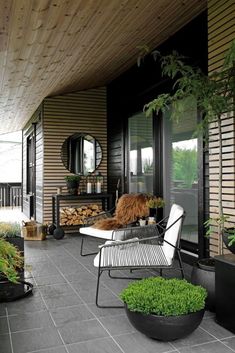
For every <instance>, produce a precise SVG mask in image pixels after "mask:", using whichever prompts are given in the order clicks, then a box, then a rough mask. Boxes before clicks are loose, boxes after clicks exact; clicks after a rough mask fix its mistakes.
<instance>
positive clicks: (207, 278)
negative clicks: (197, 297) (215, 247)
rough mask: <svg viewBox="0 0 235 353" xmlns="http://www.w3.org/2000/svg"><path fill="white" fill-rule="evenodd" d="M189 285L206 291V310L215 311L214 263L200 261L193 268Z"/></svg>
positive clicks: (211, 260) (206, 260) (208, 260)
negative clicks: (198, 286) (197, 286)
mask: <svg viewBox="0 0 235 353" xmlns="http://www.w3.org/2000/svg"><path fill="white" fill-rule="evenodd" d="M191 283H193V284H196V285H200V286H202V287H204V288H205V289H206V290H207V294H208V295H207V298H206V309H208V310H210V311H215V261H214V259H211V258H208V259H207V258H206V259H201V260H199V261H198V262H197V263H196V264H195V265H194V266H193V270H192V274H191Z"/></svg>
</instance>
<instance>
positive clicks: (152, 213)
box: [149, 208, 157, 217]
mask: <svg viewBox="0 0 235 353" xmlns="http://www.w3.org/2000/svg"><path fill="white" fill-rule="evenodd" d="M156 215H157V209H156V208H149V217H156Z"/></svg>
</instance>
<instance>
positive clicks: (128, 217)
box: [93, 194, 149, 230]
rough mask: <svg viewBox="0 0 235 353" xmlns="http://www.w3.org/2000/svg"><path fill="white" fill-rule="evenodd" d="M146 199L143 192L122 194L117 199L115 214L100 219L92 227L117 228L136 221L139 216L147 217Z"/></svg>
mask: <svg viewBox="0 0 235 353" xmlns="http://www.w3.org/2000/svg"><path fill="white" fill-rule="evenodd" d="M146 201H147V196H146V195H144V194H124V195H122V196H121V197H120V199H119V200H118V203H117V207H116V212H115V216H114V217H113V218H105V219H100V220H99V221H97V222H96V223H95V224H94V225H93V227H94V228H97V229H104V230H111V229H117V228H121V227H123V226H125V225H127V224H129V223H132V222H134V221H136V220H137V219H138V218H140V217H147V216H148V213H149V208H148V207H147V205H146Z"/></svg>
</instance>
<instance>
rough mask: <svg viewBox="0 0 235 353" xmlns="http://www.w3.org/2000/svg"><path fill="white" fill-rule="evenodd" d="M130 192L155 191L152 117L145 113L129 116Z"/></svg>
mask: <svg viewBox="0 0 235 353" xmlns="http://www.w3.org/2000/svg"><path fill="white" fill-rule="evenodd" d="M128 142H129V164H128V165H129V177H128V182H129V192H130V193H131V192H151V193H152V192H153V129H152V119H151V118H146V116H145V114H144V113H142V112H141V113H138V114H136V115H134V116H132V117H131V118H129V126H128Z"/></svg>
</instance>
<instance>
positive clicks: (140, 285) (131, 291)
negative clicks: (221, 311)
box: [120, 277, 207, 316]
mask: <svg viewBox="0 0 235 353" xmlns="http://www.w3.org/2000/svg"><path fill="white" fill-rule="evenodd" d="M206 296H207V292H206V290H205V289H204V288H202V287H201V286H195V285H193V284H191V283H189V282H187V281H186V280H182V279H177V278H173V279H164V278H162V277H150V278H147V279H143V280H140V281H134V282H132V283H130V284H129V285H128V287H127V288H125V289H123V290H122V292H121V293H120V298H121V299H122V301H123V302H124V303H125V304H126V305H127V308H128V309H129V310H130V311H134V312H138V313H142V314H146V315H147V314H155V315H161V316H178V315H184V314H189V313H194V312H197V311H200V310H202V309H203V308H204V307H205V299H206Z"/></svg>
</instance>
